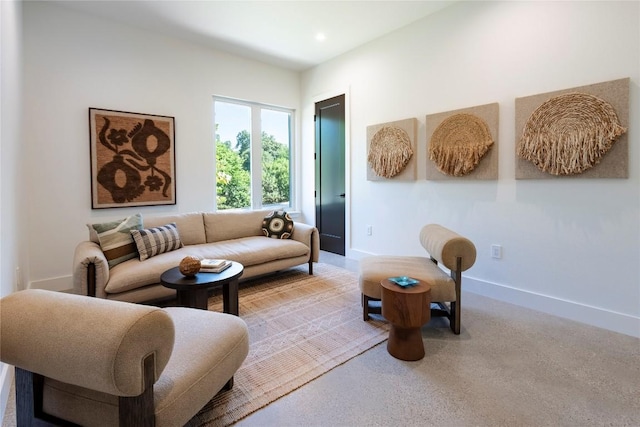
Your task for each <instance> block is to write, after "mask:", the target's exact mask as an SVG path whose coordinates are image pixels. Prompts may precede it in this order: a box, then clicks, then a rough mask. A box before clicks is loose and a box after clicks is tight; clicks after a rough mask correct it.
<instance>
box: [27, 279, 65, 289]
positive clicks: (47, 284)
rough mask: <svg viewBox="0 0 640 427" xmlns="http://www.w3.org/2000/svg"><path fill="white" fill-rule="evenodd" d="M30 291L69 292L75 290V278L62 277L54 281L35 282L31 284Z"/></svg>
mask: <svg viewBox="0 0 640 427" xmlns="http://www.w3.org/2000/svg"><path fill="white" fill-rule="evenodd" d="M28 289H45V290H48V291H68V290H69V289H73V277H72V276H62V277H54V278H52V279H44V280H34V281H32V282H29V286H28Z"/></svg>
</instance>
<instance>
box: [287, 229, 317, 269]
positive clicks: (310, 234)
mask: <svg viewBox="0 0 640 427" xmlns="http://www.w3.org/2000/svg"><path fill="white" fill-rule="evenodd" d="M291 238H292V239H293V240H297V241H298V242H302V243H304V244H305V245H307V246H308V247H309V248H310V249H311V256H310V257H309V262H318V260H319V259H320V235H319V234H318V229H317V228H316V227H314V226H313V225H309V224H305V223H302V222H296V223H295V225H294V226H293V233H292V234H291Z"/></svg>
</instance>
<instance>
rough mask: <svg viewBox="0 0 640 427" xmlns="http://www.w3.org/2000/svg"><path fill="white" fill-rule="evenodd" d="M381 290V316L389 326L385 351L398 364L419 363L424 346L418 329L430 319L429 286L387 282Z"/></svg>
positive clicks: (382, 283)
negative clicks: (402, 361) (407, 361)
mask: <svg viewBox="0 0 640 427" xmlns="http://www.w3.org/2000/svg"><path fill="white" fill-rule="evenodd" d="M380 285H381V286H382V315H383V316H384V317H385V319H387V320H388V321H389V323H390V324H391V329H390V331H389V341H388V342H387V351H388V352H389V354H390V355H392V356H393V357H395V358H396V359H400V360H420V359H422V358H423V357H424V343H423V342H422V332H421V331H420V328H421V327H422V325H424V324H425V323H427V322H428V321H429V320H430V319H431V286H429V285H428V284H427V283H425V282H422V281H418V283H416V284H415V285H412V286H407V287H403V286H400V285H397V284H396V283H394V282H392V281H391V280H389V279H383V280H382V281H381V282H380Z"/></svg>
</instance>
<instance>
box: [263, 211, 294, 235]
mask: <svg viewBox="0 0 640 427" xmlns="http://www.w3.org/2000/svg"><path fill="white" fill-rule="evenodd" d="M262 233H263V234H264V235H265V236H267V237H271V238H273V239H289V238H290V237H291V233H293V220H292V219H291V217H290V216H289V214H288V213H286V212H285V211H273V212H270V213H269V214H268V215H267V216H265V217H264V218H263V220H262Z"/></svg>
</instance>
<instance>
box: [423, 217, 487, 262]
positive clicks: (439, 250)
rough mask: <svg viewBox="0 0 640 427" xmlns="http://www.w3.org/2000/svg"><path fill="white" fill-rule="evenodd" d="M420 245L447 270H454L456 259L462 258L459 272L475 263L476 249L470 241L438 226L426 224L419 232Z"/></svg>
mask: <svg viewBox="0 0 640 427" xmlns="http://www.w3.org/2000/svg"><path fill="white" fill-rule="evenodd" d="M420 243H421V244H422V247H424V248H425V249H426V250H427V252H429V255H431V256H432V257H433V258H434V259H435V260H436V261H438V262H439V263H441V264H443V265H444V266H445V267H447V268H448V269H449V270H455V269H456V258H457V257H461V258H462V269H461V271H465V270H468V269H469V268H471V266H472V265H473V264H474V263H475V262H476V247H475V245H474V244H473V243H472V242H471V240H469V239H467V238H466V237H462V236H461V235H459V234H458V233H455V232H453V231H451V230H449V229H448V228H445V227H443V226H441V225H438V224H427V225H425V226H424V227H422V230H421V231H420Z"/></svg>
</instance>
